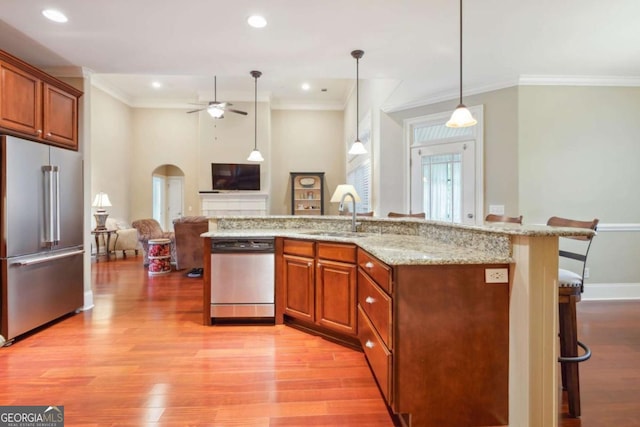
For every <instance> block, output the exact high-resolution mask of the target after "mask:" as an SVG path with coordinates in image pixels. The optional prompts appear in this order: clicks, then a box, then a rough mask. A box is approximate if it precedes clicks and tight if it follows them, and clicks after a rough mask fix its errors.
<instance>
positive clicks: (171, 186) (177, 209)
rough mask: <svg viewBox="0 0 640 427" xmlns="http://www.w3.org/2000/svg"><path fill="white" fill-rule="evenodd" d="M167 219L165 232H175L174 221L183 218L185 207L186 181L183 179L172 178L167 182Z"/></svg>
mask: <svg viewBox="0 0 640 427" xmlns="http://www.w3.org/2000/svg"><path fill="white" fill-rule="evenodd" d="M167 195H168V197H167V219H168V221H167V222H168V224H167V226H166V227H165V230H170V231H173V220H174V219H176V218H180V217H182V211H183V206H184V181H183V178H182V177H179V176H170V177H169V179H168V180H167Z"/></svg>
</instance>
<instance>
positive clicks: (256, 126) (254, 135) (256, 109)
mask: <svg viewBox="0 0 640 427" xmlns="http://www.w3.org/2000/svg"><path fill="white" fill-rule="evenodd" d="M254 80H255V94H254V98H253V99H254V100H255V107H254V108H255V111H254V113H253V116H254V124H253V132H254V134H253V149H254V151H255V150H257V149H258V77H255V78H254Z"/></svg>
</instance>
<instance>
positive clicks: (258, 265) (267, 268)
mask: <svg viewBox="0 0 640 427" xmlns="http://www.w3.org/2000/svg"><path fill="white" fill-rule="evenodd" d="M274 264H275V259H274V239H273V237H255V238H252V237H241V238H222V237H219V238H212V239H211V318H212V320H213V321H214V322H215V320H216V319H241V318H242V319H261V321H264V320H268V319H269V318H274V312H275V309H274V302H275V281H274Z"/></svg>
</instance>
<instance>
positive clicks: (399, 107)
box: [381, 80, 518, 114]
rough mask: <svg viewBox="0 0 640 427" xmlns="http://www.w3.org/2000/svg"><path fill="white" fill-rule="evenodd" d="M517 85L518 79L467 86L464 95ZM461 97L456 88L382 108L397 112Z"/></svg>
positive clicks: (386, 111) (386, 105) (388, 111)
mask: <svg viewBox="0 0 640 427" xmlns="http://www.w3.org/2000/svg"><path fill="white" fill-rule="evenodd" d="M517 85H518V82H517V81H515V80H507V81H504V82H498V83H492V84H489V85H484V86H477V87H473V88H465V89H464V96H465V97H467V96H472V95H478V94H481V93H485V92H492V91H494V90H500V89H506V88H508V87H513V86H517ZM459 97H460V92H459V89H455V90H451V91H446V92H441V93H439V94H436V95H433V96H430V97H429V98H424V99H418V100H415V101H410V102H405V103H398V104H392V103H388V104H384V105H382V107H381V110H382V111H383V112H385V113H387V114H388V113H395V112H398V111H404V110H409V109H411V108H418V107H424V106H426V105H432V104H437V103H438V102H445V101H452V100H456V101H457V100H458V98H459Z"/></svg>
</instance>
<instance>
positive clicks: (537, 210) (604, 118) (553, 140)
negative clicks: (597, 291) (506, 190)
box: [519, 86, 640, 283]
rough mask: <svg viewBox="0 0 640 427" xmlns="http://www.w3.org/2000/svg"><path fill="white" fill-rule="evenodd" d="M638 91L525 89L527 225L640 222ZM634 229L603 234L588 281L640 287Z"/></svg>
mask: <svg viewBox="0 0 640 427" xmlns="http://www.w3.org/2000/svg"><path fill="white" fill-rule="evenodd" d="M638 117H640V88H637V87H634V88H623V87H566V86H528V87H521V88H520V100H519V123H520V129H519V141H520V147H519V149H520V157H519V169H520V179H519V184H520V185H519V197H520V206H521V210H522V214H523V215H524V216H525V219H526V220H527V222H539V223H544V222H546V220H547V219H548V218H549V217H550V216H553V215H557V216H565V217H569V218H577V219H593V218H599V219H600V222H601V223H602V224H627V223H628V224H633V223H635V224H638V223H640V197H638V183H640V168H638V167H637V164H638V159H640V136H639V135H640V120H638ZM638 259H640V239H638V232H637V231H635V232H634V231H619V232H618V231H613V232H612V231H601V232H599V233H598V236H597V237H596V239H595V240H594V243H593V247H592V253H591V255H590V259H589V268H590V278H589V279H587V283H589V282H593V283H630V282H631V283H640V263H638Z"/></svg>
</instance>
